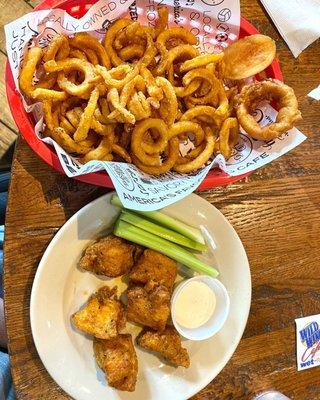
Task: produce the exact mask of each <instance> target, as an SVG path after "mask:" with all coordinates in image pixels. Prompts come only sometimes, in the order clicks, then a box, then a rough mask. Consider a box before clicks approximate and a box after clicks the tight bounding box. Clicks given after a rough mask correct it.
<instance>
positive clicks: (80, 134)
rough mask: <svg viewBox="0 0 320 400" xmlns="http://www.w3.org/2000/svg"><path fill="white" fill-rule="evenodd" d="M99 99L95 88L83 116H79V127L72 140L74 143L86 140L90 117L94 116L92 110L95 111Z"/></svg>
mask: <svg viewBox="0 0 320 400" xmlns="http://www.w3.org/2000/svg"><path fill="white" fill-rule="evenodd" d="M98 99H99V90H98V89H97V88H96V89H94V90H93V91H92V93H91V95H90V98H89V101H88V105H87V106H86V108H85V110H84V112H83V114H82V115H81V118H80V121H79V126H78V128H77V130H76V131H75V133H74V136H73V138H74V140H75V141H76V142H80V141H81V140H84V139H86V137H87V136H88V133H89V129H90V127H91V122H92V117H93V114H94V110H95V109H96V106H97V103H98Z"/></svg>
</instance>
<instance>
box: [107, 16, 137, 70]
mask: <svg viewBox="0 0 320 400" xmlns="http://www.w3.org/2000/svg"><path fill="white" fill-rule="evenodd" d="M132 23H133V22H132V21H131V20H129V19H125V18H122V19H118V20H117V21H115V22H114V23H113V24H112V25H111V26H110V27H109V29H108V30H107V33H106V36H105V38H104V47H105V49H106V51H107V52H108V53H109V55H110V60H111V63H112V64H113V66H114V67H117V66H118V65H120V64H122V59H121V58H120V57H119V56H118V54H117V52H116V51H115V49H114V47H113V43H114V41H115V38H116V36H117V34H118V33H119V32H120V31H121V30H122V29H123V28H125V27H127V26H128V25H130V24H132Z"/></svg>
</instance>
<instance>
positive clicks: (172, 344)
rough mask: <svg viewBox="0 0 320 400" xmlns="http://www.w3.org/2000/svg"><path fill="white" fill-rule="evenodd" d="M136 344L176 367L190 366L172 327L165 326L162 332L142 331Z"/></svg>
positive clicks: (185, 351)
mask: <svg viewBox="0 0 320 400" xmlns="http://www.w3.org/2000/svg"><path fill="white" fill-rule="evenodd" d="M137 343H138V345H139V346H141V347H143V348H144V349H147V350H151V351H155V352H157V353H159V354H160V355H161V356H162V357H164V358H165V359H166V360H168V361H169V362H171V363H172V364H173V365H175V366H177V367H179V366H180V367H185V368H188V367H189V366H190V359H189V354H188V352H187V349H184V348H183V347H182V346H181V337H180V335H179V333H178V332H177V331H176V330H175V329H174V327H171V326H167V327H166V329H165V330H164V331H163V332H154V331H152V330H144V331H142V332H141V334H140V335H139V336H138V337H137Z"/></svg>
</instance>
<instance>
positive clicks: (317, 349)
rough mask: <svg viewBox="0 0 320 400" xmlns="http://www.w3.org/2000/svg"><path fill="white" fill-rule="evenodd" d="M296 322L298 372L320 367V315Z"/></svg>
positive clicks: (299, 319)
mask: <svg viewBox="0 0 320 400" xmlns="http://www.w3.org/2000/svg"><path fill="white" fill-rule="evenodd" d="M295 322H296V336H297V366H298V371H302V370H304V369H308V368H312V367H317V366H318V365H320V314H317V315H310V316H309V317H304V318H298V319H296V320H295Z"/></svg>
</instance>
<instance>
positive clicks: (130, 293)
mask: <svg viewBox="0 0 320 400" xmlns="http://www.w3.org/2000/svg"><path fill="white" fill-rule="evenodd" d="M127 297H128V304H127V318H128V320H129V321H132V322H136V323H138V324H141V325H145V326H149V327H150V328H152V329H155V330H159V331H163V330H164V328H165V326H166V323H167V320H168V318H169V315H170V292H169V290H168V289H167V288H166V287H165V286H163V285H159V284H157V283H156V282H153V281H152V282H149V283H147V284H146V285H145V286H139V285H135V286H129V288H128V289H127Z"/></svg>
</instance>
